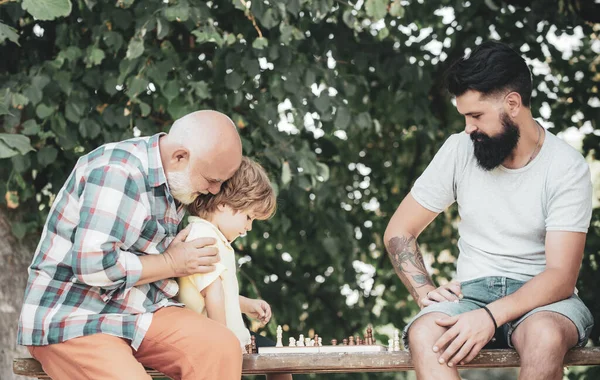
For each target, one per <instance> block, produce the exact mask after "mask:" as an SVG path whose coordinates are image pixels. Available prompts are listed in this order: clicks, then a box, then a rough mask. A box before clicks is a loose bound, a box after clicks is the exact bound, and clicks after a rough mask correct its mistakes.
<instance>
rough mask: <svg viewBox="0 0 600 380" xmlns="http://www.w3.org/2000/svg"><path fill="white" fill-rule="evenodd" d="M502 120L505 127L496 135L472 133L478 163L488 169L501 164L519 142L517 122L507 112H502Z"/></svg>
mask: <svg viewBox="0 0 600 380" xmlns="http://www.w3.org/2000/svg"><path fill="white" fill-rule="evenodd" d="M500 122H501V123H502V126H503V127H504V129H503V130H502V132H501V133H500V134H498V135H496V136H493V137H489V136H488V135H486V134H484V133H481V132H473V133H471V141H473V147H474V148H475V158H476V159H477V164H478V165H479V167H480V168H482V169H483V170H486V171H490V170H492V169H495V168H497V167H498V166H500V164H502V162H503V161H504V160H505V159H506V158H507V157H508V156H509V155H510V154H511V153H512V151H513V150H514V149H515V147H516V146H517V143H518V142H519V136H520V135H519V127H518V126H517V124H516V123H515V122H513V121H512V120H511V119H510V118H509V117H508V115H507V114H506V113H503V114H502V116H501V117H500Z"/></svg>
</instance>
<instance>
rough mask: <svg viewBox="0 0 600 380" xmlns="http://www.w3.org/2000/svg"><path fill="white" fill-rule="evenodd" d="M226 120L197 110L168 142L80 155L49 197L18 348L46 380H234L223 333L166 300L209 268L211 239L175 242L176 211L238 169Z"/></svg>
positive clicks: (229, 340) (234, 350) (237, 356)
mask: <svg viewBox="0 0 600 380" xmlns="http://www.w3.org/2000/svg"><path fill="white" fill-rule="evenodd" d="M241 158H242V145H241V141H240V137H239V135H238V133H237V131H236V129H235V126H234V124H233V123H232V121H231V120H230V119H229V118H228V117H227V116H225V115H223V114H221V113H219V112H215V111H199V112H194V113H191V114H189V115H186V116H184V117H182V118H181V119H179V120H177V121H175V123H174V124H173V126H172V127H171V130H170V131H169V134H164V133H159V134H156V135H154V136H152V137H142V138H134V139H130V140H126V141H121V142H117V143H111V144H106V145H103V146H101V147H99V148H98V149H96V150H94V151H93V152H91V153H89V154H87V155H85V156H83V157H81V158H80V159H79V161H78V162H77V164H76V166H75V169H74V170H73V172H72V173H71V175H70V176H69V178H68V179H67V181H66V183H65V185H64V186H63V188H62V189H61V190H60V191H59V193H58V194H57V196H56V200H55V201H54V204H53V205H52V209H51V210H50V214H49V215H48V220H47V221H46V224H45V226H44V230H43V232H42V236H41V239H40V243H39V245H38V248H37V250H36V252H35V256H34V258H33V262H32V263H31V266H30V268H29V280H28V282H27V289H26V292H25V301H24V305H23V309H22V311H21V316H20V319H19V330H18V338H17V341H18V343H19V344H21V345H25V346H27V348H28V349H29V352H30V353H31V355H32V356H33V357H34V358H36V359H37V360H39V361H40V362H41V363H42V366H43V368H44V370H45V371H46V373H47V374H48V375H50V376H51V377H52V378H53V379H55V380H57V379H82V378H85V379H136V380H137V379H149V378H150V377H149V376H148V375H147V374H146V371H145V370H144V366H147V367H151V368H154V369H156V370H159V371H161V372H163V373H165V374H166V375H167V376H169V377H171V378H173V379H239V378H240V377H241V367H242V355H241V350H240V348H239V343H238V341H237V338H236V337H235V335H233V333H232V332H231V331H229V330H228V329H227V327H226V326H224V325H221V324H219V323H218V322H215V321H212V320H210V319H208V318H206V317H204V316H202V315H199V314H197V313H194V312H193V311H190V310H188V309H184V308H182V307H178V306H180V304H178V303H177V302H175V301H174V300H173V297H174V296H175V295H176V294H177V291H178V286H177V282H176V281H175V280H173V277H182V276H188V275H191V274H195V273H206V272H210V271H212V270H213V269H214V268H213V264H215V263H216V262H217V261H218V260H219V258H218V256H217V252H216V250H215V249H214V248H209V247H207V246H209V245H212V244H214V243H215V242H214V239H208V238H207V239H197V240H193V241H190V242H185V240H186V237H187V233H188V231H187V230H183V231H181V232H180V233H179V234H177V226H178V225H179V223H180V222H181V219H182V217H183V213H184V210H183V207H182V206H183V205H185V204H189V203H191V202H192V201H193V200H194V199H195V198H196V197H197V196H198V194H206V193H209V192H210V193H213V194H216V193H218V192H219V189H220V187H221V184H222V183H223V181H225V180H227V179H228V178H230V177H231V176H232V175H233V174H234V173H235V171H236V170H237V169H238V167H239V165H240V162H241Z"/></svg>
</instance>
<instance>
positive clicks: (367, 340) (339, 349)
mask: <svg viewBox="0 0 600 380" xmlns="http://www.w3.org/2000/svg"><path fill="white" fill-rule="evenodd" d="M251 340H252V342H251V344H249V345H248V346H247V347H246V352H248V353H257V354H305V353H357V352H384V351H400V346H399V345H400V339H399V337H398V330H396V331H395V333H394V339H390V340H389V347H385V346H382V345H380V344H377V342H376V340H375V339H374V337H373V329H372V328H371V327H368V328H367V330H366V333H365V334H364V339H363V337H361V336H360V335H356V336H349V337H348V338H344V339H342V340H341V344H338V340H337V339H332V340H331V345H323V341H322V338H321V337H319V335H317V334H315V335H314V336H313V338H309V337H304V335H302V334H300V336H299V337H298V339H296V338H294V337H290V338H289V345H288V346H284V345H283V331H282V328H281V326H277V343H276V345H275V347H257V346H256V342H255V338H254V337H252V338H251Z"/></svg>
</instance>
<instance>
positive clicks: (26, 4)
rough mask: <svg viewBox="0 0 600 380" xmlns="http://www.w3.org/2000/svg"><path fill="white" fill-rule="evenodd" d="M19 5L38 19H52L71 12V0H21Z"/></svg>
mask: <svg viewBox="0 0 600 380" xmlns="http://www.w3.org/2000/svg"><path fill="white" fill-rule="evenodd" d="M21 6H22V7H23V9H25V10H26V11H27V12H29V13H30V14H31V15H32V16H33V17H35V18H37V19H38V20H54V19H55V18H58V17H64V16H68V15H70V14H71V0H23V3H22V4H21Z"/></svg>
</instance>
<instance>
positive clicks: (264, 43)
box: [252, 37, 269, 50]
mask: <svg viewBox="0 0 600 380" xmlns="http://www.w3.org/2000/svg"><path fill="white" fill-rule="evenodd" d="M268 46H269V40H267V39H266V38H264V37H258V38H257V39H255V40H254V42H252V47H253V48H255V49H258V50H262V49H264V48H266V47H268Z"/></svg>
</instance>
